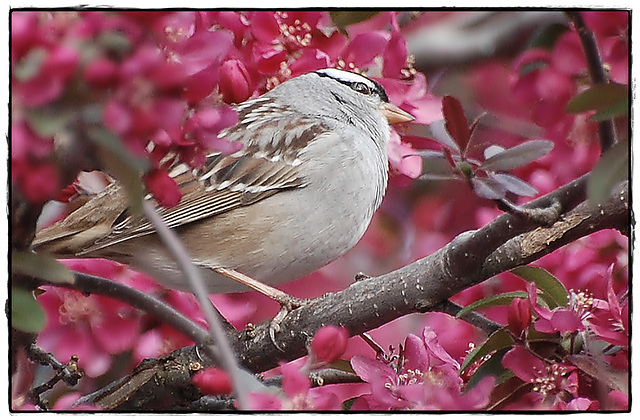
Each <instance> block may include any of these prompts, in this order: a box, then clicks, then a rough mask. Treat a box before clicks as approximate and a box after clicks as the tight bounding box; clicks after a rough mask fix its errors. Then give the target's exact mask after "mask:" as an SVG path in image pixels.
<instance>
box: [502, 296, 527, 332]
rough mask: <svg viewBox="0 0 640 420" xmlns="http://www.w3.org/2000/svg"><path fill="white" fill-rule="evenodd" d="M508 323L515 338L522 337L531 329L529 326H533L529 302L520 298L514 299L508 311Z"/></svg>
mask: <svg viewBox="0 0 640 420" xmlns="http://www.w3.org/2000/svg"><path fill="white" fill-rule="evenodd" d="M507 321H508V322H509V331H511V333H512V334H513V335H515V336H520V334H521V333H522V332H523V331H524V330H526V329H527V328H528V327H529V324H531V310H530V309H529V300H527V299H520V298H515V299H513V301H511V304H510V305H509V309H508V311H507Z"/></svg>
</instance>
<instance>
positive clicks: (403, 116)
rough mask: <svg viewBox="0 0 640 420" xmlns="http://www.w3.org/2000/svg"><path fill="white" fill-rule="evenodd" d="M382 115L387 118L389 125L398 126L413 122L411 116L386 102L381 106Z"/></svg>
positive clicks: (413, 118)
mask: <svg viewBox="0 0 640 420" xmlns="http://www.w3.org/2000/svg"><path fill="white" fill-rule="evenodd" d="M382 114H383V115H384V116H385V117H386V118H387V121H389V124H398V123H403V122H409V121H413V120H415V117H414V116H413V115H411V114H409V113H408V112H406V111H403V110H402V109H400V108H398V107H397V106H395V105H394V104H392V103H391V102H386V103H385V104H384V105H383V106H382Z"/></svg>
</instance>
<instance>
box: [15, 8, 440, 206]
mask: <svg viewBox="0 0 640 420" xmlns="http://www.w3.org/2000/svg"><path fill="white" fill-rule="evenodd" d="M382 16H383V17H384V19H382V20H381V19H377V20H376V21H375V22H373V23H372V24H369V25H365V26H358V27H355V28H352V30H350V32H349V33H348V34H344V33H342V32H340V31H339V30H338V28H336V27H335V26H334V25H333V24H332V21H331V18H330V15H329V13H328V12H307V11H289V12H268V11H252V12H231V11H208V12H198V11H183V12H165V11H158V12H106V11H81V12H51V13H47V12H31V11H18V12H14V13H13V14H12V25H11V35H12V36H11V52H12V53H11V69H12V111H13V113H12V135H11V141H12V181H13V182H14V184H15V185H17V186H18V188H19V191H20V192H21V193H22V194H23V195H24V197H25V198H26V199H27V200H29V201H31V202H34V203H43V202H45V201H47V200H49V199H52V198H55V197H57V195H58V193H59V191H60V189H61V188H62V187H64V185H61V179H60V177H59V176H58V175H57V174H56V172H57V171H56V170H55V165H54V164H55V157H54V156H53V145H54V140H55V141H56V142H59V141H63V140H64V139H67V138H69V137H71V138H82V137H87V138H89V139H94V136H95V132H96V131H95V129H99V130H108V131H109V132H110V133H112V134H115V135H116V136H117V138H118V139H119V140H120V141H121V142H122V143H123V144H124V145H125V146H126V148H127V150H129V151H130V152H132V153H134V155H136V156H142V157H145V158H146V159H148V160H149V161H150V165H149V168H148V169H147V176H146V177H145V180H146V183H147V187H148V188H149V189H150V190H151V192H152V193H154V194H155V195H156V197H157V198H158V199H159V201H161V202H162V203H163V204H165V205H169V206H171V205H175V204H176V203H177V202H178V201H179V199H180V193H179V191H178V190H177V188H176V186H175V183H174V182H173V181H172V180H171V179H170V178H169V177H168V174H167V168H166V167H163V165H162V164H161V161H162V158H163V157H164V156H166V155H167V153H169V152H175V153H178V154H179V156H180V158H181V160H182V161H183V162H186V163H189V164H191V165H192V166H194V167H196V166H198V165H200V164H202V163H203V158H204V154H205V153H206V152H209V151H216V150H217V151H223V152H229V151H232V150H233V147H234V146H233V145H230V144H228V143H227V142H225V141H224V139H220V138H218V136H217V134H218V132H219V131H220V130H222V129H223V128H225V127H228V126H230V125H232V124H234V122H235V118H236V117H235V112H234V111H233V109H232V107H231V106H229V105H231V104H237V103H239V102H242V101H244V100H246V99H249V98H250V97H253V96H257V95H259V94H261V93H264V92H265V91H267V90H269V89H271V88H273V87H274V86H276V85H278V84H280V83H282V82H283V81H285V80H287V79H289V78H291V77H294V76H297V75H299V74H302V73H305V72H308V71H312V70H317V69H319V68H325V67H338V68H344V69H347V70H351V71H356V72H361V73H364V74H367V75H369V76H371V77H377V78H378V80H379V81H380V82H381V83H382V84H383V85H384V86H385V88H387V90H388V93H389V96H390V98H391V100H392V101H393V102H395V103H396V104H398V105H399V106H402V107H403V108H405V109H406V110H408V111H409V112H413V113H415V114H416V116H417V117H418V118H419V119H422V120H425V119H429V118H432V117H433V116H431V115H429V112H424V111H422V110H423V108H425V106H424V105H425V101H428V100H429V99H430V97H429V96H428V95H427V92H426V82H425V78H424V76H423V75H422V74H419V73H417V72H416V71H415V69H413V67H412V64H411V59H410V56H409V54H408V52H407V48H406V42H405V41H404V38H403V37H402V35H401V34H400V29H399V25H398V23H397V21H396V17H395V16H396V15H395V14H394V13H385V14H384V15H382ZM60 110H64V112H60ZM427 122H428V121H427ZM92 129H94V130H92ZM94 140H95V139H94ZM96 141H97V140H96ZM390 147H391V149H392V150H391V151H392V153H391V155H392V164H393V165H394V167H395V168H396V169H398V170H399V171H400V172H401V173H406V174H409V175H411V176H413V177H416V176H417V175H418V174H419V173H420V163H419V159H417V160H416V159H405V160H403V159H402V156H404V155H406V154H407V153H405V152H406V151H408V150H410V148H409V147H408V146H406V145H405V144H404V143H402V142H401V140H400V138H399V137H398V136H397V135H395V136H394V142H393V144H392V146H390Z"/></svg>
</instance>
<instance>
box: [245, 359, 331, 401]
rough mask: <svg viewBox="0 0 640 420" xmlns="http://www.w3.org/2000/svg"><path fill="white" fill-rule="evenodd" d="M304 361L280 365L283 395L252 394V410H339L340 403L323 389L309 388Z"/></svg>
mask: <svg viewBox="0 0 640 420" xmlns="http://www.w3.org/2000/svg"><path fill="white" fill-rule="evenodd" d="M303 364H304V361H303V360H297V361H294V362H290V363H285V364H281V365H280V372H281V373H282V391H283V393H284V395H279V396H276V395H273V394H266V393H253V394H251V395H249V401H250V404H251V406H250V409H252V410H322V411H327V410H340V409H341V408H342V403H341V401H340V399H339V398H338V397H337V395H335V394H334V393H332V392H331V391H327V390H326V389H323V388H324V387H318V388H313V389H312V388H311V381H310V379H309V376H308V374H307V373H305V372H306V370H305V369H304V368H303Z"/></svg>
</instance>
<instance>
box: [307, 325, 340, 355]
mask: <svg viewBox="0 0 640 420" xmlns="http://www.w3.org/2000/svg"><path fill="white" fill-rule="evenodd" d="M348 339H349V333H348V332H347V330H345V329H344V328H342V327H336V326H335V325H327V326H324V327H322V328H320V329H319V330H318V331H317V332H316V333H315V335H314V336H313V341H311V352H312V353H313V355H314V356H315V358H316V360H317V361H318V362H323V363H327V364H328V363H332V362H334V361H336V360H337V359H338V358H339V357H340V356H342V354H343V353H344V352H345V350H346V349H347V340H348Z"/></svg>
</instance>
